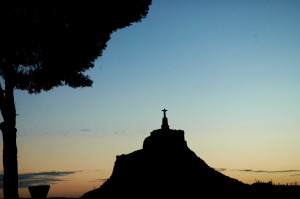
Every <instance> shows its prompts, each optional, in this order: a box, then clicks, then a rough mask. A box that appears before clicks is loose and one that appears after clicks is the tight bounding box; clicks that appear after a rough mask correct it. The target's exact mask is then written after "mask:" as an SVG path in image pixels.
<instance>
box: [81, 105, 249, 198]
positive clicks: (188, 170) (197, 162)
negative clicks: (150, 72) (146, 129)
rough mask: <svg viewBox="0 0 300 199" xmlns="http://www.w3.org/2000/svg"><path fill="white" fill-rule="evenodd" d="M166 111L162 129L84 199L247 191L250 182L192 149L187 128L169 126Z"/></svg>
mask: <svg viewBox="0 0 300 199" xmlns="http://www.w3.org/2000/svg"><path fill="white" fill-rule="evenodd" d="M165 111H166V110H165ZM165 111H164V117H163V123H162V126H161V129H157V130H154V131H152V132H151V133H150V136H148V137H147V138H145V140H144V143H143V148H142V149H140V150H137V151H134V152H132V153H129V154H123V155H118V156H117V158H116V161H115V164H114V168H113V172H112V175H111V176H110V178H109V179H108V180H107V181H106V182H105V183H104V184H103V185H102V186H100V187H99V188H97V189H94V190H92V191H90V192H87V193H85V194H84V195H83V196H82V197H81V198H82V199H91V198H117V197H123V198H124V197H125V198H127V197H128V198H150V197H151V198H153V197H156V198H161V197H167V198H171V197H176V198H177V197H178V196H183V197H184V198H201V196H203V194H205V195H207V194H209V195H210V196H217V195H222V196H224V194H230V195H232V194H240V193H242V192H243V193H244V190H245V189H247V188H248V186H249V185H248V184H244V183H242V182H240V181H238V180H236V179H233V178H230V177H228V176H226V175H224V174H222V173H220V172H218V171H216V170H215V169H213V168H211V167H210V166H208V165H207V164H206V163H205V162H204V161H203V160H202V159H201V158H199V157H198V156H197V155H196V154H195V153H194V152H193V151H192V150H190V149H189V147H188V146H187V143H186V141H185V138H184V131H183V130H174V129H169V125H168V120H167V118H166V115H165Z"/></svg>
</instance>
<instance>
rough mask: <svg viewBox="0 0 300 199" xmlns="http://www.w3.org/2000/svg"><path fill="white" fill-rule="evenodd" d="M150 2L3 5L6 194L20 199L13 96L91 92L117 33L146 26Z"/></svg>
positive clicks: (60, 0) (0, 40)
mask: <svg viewBox="0 0 300 199" xmlns="http://www.w3.org/2000/svg"><path fill="white" fill-rule="evenodd" d="M151 3H152V2H151V0H101V1H94V0H90V1H89V0H88V1H71V0H45V1H40V0H27V1H1V2H0V27H1V36H0V75H1V77H2V81H1V84H0V109H1V114H2V117H3V122H2V123H1V124H0V129H1V131H2V136H3V168H4V176H3V194H4V197H5V198H9V199H12V198H13V199H15V198H19V193H18V161H17V143H16V136H17V129H16V107H15V102H14V90H15V89H20V90H26V91H28V93H29V94H38V93H40V92H42V91H49V90H51V89H53V88H55V87H58V86H64V85H66V86H70V87H72V88H78V87H89V86H91V85H92V83H93V82H92V80H91V79H90V77H89V76H87V75H85V74H84V72H85V71H86V70H88V69H90V68H92V67H93V66H94V61H95V59H96V58H97V57H100V56H101V55H102V52H103V50H104V49H105V48H106V43H107V41H108V40H109V39H110V36H111V33H113V32H114V31H116V30H118V29H121V28H125V27H128V26H131V25H132V23H135V22H141V20H142V19H143V18H145V17H146V16H147V14H148V11H149V7H150V5H151Z"/></svg>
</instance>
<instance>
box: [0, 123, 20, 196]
mask: <svg viewBox="0 0 300 199" xmlns="http://www.w3.org/2000/svg"><path fill="white" fill-rule="evenodd" d="M0 128H1V131H2V135H3V169H4V174H3V195H4V198H5V199H18V198H19V193H18V160H17V153H18V151H17V129H16V128H15V127H11V126H8V125H6V124H5V123H4V122H3V123H1V127H0Z"/></svg>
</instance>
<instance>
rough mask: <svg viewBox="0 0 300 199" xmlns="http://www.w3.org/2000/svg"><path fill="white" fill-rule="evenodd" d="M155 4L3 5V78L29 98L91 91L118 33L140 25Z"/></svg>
mask: <svg viewBox="0 0 300 199" xmlns="http://www.w3.org/2000/svg"><path fill="white" fill-rule="evenodd" d="M150 4H151V0H126V1H125V0H100V1H99V0H98V1H97V0H87V1H71V0H43V1H41V0H26V1H1V3H0V27H1V36H0V44H1V45H0V75H1V76H3V77H4V78H5V76H6V75H7V70H10V75H12V80H13V82H12V83H13V85H14V87H15V88H17V89H21V90H27V91H28V92H29V93H39V92H41V91H48V90H50V89H52V88H53V87H57V86H63V85H68V86H70V87H74V88H76V87H87V86H91V85H92V80H91V79H90V77H89V76H87V75H84V72H85V71H86V70H88V69H90V68H92V67H93V66H94V61H95V59H96V58H97V57H99V56H101V55H102V52H103V50H104V49H105V48H106V44H107V41H108V40H109V39H110V36H111V33H113V32H114V31H116V30H118V29H120V28H124V27H127V26H130V25H131V24H132V23H134V22H140V21H141V20H142V19H143V18H145V17H146V15H147V14H148V10H149V6H150Z"/></svg>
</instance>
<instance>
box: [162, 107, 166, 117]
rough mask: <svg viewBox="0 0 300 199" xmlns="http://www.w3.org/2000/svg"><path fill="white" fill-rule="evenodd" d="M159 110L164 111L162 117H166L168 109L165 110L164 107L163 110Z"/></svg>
mask: <svg viewBox="0 0 300 199" xmlns="http://www.w3.org/2000/svg"><path fill="white" fill-rule="evenodd" d="M161 111H163V112H164V117H166V112H167V111H168V110H166V109H165V108H164V110H161Z"/></svg>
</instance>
